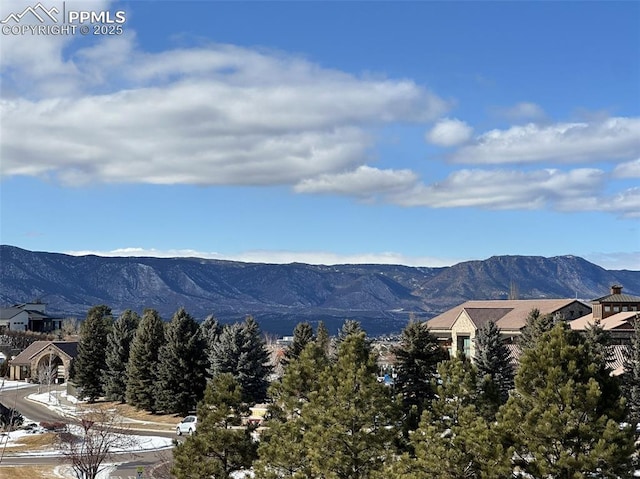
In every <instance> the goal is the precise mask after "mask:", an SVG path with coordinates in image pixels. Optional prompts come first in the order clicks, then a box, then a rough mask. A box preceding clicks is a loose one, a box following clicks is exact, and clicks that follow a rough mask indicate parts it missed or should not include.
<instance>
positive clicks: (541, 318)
mask: <svg viewBox="0 0 640 479" xmlns="http://www.w3.org/2000/svg"><path fill="white" fill-rule="evenodd" d="M559 321H560V317H559V316H556V315H553V314H540V310H539V309H537V308H534V309H532V310H531V311H530V312H529V315H528V316H527V320H526V323H525V326H524V328H522V331H521V334H520V337H519V338H518V344H519V345H520V347H521V348H522V349H523V350H524V349H531V348H534V347H535V345H536V341H537V340H538V338H539V337H540V336H542V335H543V334H544V333H546V332H547V331H551V329H553V326H554V325H555V324H556V323H557V322H559Z"/></svg>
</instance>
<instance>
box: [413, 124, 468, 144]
mask: <svg viewBox="0 0 640 479" xmlns="http://www.w3.org/2000/svg"><path fill="white" fill-rule="evenodd" d="M472 136H473V128H472V127H470V126H469V125H467V124H466V123H465V122H464V121H461V120H458V119H457V118H445V119H442V120H440V121H438V123H436V124H435V126H434V127H433V128H432V129H431V130H429V131H428V132H427V133H426V135H425V138H426V140H427V141H428V142H429V143H433V144H434V145H438V146H456V145H460V144H462V143H466V142H467V141H469V140H470V139H471V137H472Z"/></svg>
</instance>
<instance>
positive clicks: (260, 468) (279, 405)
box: [255, 342, 329, 479]
mask: <svg viewBox="0 0 640 479" xmlns="http://www.w3.org/2000/svg"><path fill="white" fill-rule="evenodd" d="M328 367H329V358H328V356H327V354H326V352H325V351H324V349H323V348H322V346H321V345H320V344H318V343H317V342H311V343H309V344H308V345H307V346H306V347H305V349H304V350H303V351H302V353H301V354H300V357H299V358H297V359H293V360H292V361H291V362H290V363H289V366H288V367H287V369H286V371H285V373H284V376H283V377H282V378H280V379H279V380H278V381H275V382H274V383H272V384H271V386H270V387H269V396H270V398H271V399H272V404H271V405H270V407H269V421H268V428H267V429H266V430H265V431H264V432H263V433H262V437H261V440H260V446H259V450H258V453H259V456H260V457H261V458H263V460H260V461H258V462H257V463H256V464H255V470H256V474H257V476H256V477H260V478H263V479H266V478H269V479H282V478H300V479H306V478H308V477H313V476H311V469H310V461H309V458H308V457H307V446H306V445H305V443H304V441H303V439H304V433H305V431H307V430H308V425H307V423H306V421H305V419H304V418H303V417H302V416H301V412H302V410H303V408H304V407H305V405H306V404H307V403H309V400H310V398H311V395H312V394H317V393H318V392H319V391H320V377H321V375H322V374H323V373H324V371H326V369H327V368H328Z"/></svg>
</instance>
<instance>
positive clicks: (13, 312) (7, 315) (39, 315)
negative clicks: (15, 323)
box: [0, 306, 57, 320]
mask: <svg viewBox="0 0 640 479" xmlns="http://www.w3.org/2000/svg"><path fill="white" fill-rule="evenodd" d="M23 311H25V312H26V313H27V314H28V315H29V319H31V320H39V319H57V318H53V317H52V316H49V315H48V314H47V313H43V312H42V311H38V310H35V309H25V308H22V307H20V306H11V307H10V308H0V320H7V319H11V318H13V317H15V316H17V315H18V314H20V313H22V312H23Z"/></svg>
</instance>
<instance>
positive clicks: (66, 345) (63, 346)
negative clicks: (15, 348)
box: [11, 341, 78, 365]
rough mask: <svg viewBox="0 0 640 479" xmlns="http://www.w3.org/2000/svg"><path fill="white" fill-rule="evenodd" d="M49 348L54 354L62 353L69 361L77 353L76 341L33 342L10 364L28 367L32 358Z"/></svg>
mask: <svg viewBox="0 0 640 479" xmlns="http://www.w3.org/2000/svg"><path fill="white" fill-rule="evenodd" d="M49 346H53V347H54V348H55V349H56V350H57V351H56V354H58V355H60V353H62V354H64V355H65V356H68V357H69V359H72V358H75V357H76V355H77V351H78V342H77V341H34V342H33V343H31V344H30V345H29V346H27V348H26V349H25V350H24V351H22V352H21V353H20V354H18V355H17V356H16V357H15V358H14V359H13V360H12V361H11V364H15V365H29V364H31V360H32V359H33V357H34V356H36V355H37V354H39V353H41V352H42V351H43V350H44V349H46V348H48V347H49Z"/></svg>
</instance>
